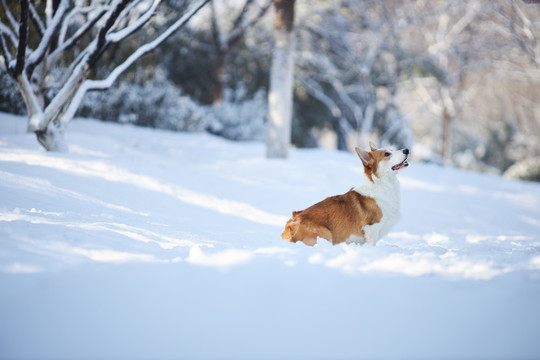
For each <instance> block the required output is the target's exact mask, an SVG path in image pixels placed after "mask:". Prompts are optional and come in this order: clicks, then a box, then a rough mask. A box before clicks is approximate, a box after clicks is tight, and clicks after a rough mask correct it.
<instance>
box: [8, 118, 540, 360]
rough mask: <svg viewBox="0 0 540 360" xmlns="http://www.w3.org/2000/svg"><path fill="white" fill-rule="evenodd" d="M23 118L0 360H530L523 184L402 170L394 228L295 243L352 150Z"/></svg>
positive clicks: (534, 284)
mask: <svg viewBox="0 0 540 360" xmlns="http://www.w3.org/2000/svg"><path fill="white" fill-rule="evenodd" d="M25 126H26V125H25V120H24V119H23V118H21V117H16V116H12V115H7V114H0V239H1V240H0V358H2V359H18V358H24V359H44V358H48V359H53V358H54V359H77V358H85V359H96V358H107V359H116V358H122V359H132V358H144V359H166V358H171V359H332V360H333V359H538V358H540V186H539V185H538V184H532V183H524V182H518V181H511V180H507V179H503V178H500V177H495V176H487V175H481V174H474V173H467V172H463V171H459V170H456V169H452V168H444V167H437V166H434V165H425V164H420V163H414V162H412V163H411V166H409V168H407V169H405V170H403V171H402V172H401V173H400V174H399V178H400V180H401V185H402V211H403V219H402V221H401V222H400V223H399V224H398V225H397V227H396V228H395V229H394V230H393V232H392V233H391V234H390V235H389V236H387V237H386V238H385V239H383V240H381V241H380V242H379V243H378V244H377V246H374V247H373V246H369V245H366V246H356V245H342V246H335V247H333V246H331V245H330V244H328V243H327V242H325V241H324V240H323V241H320V244H319V245H318V246H316V247H315V248H309V247H306V246H304V245H303V244H291V243H287V242H285V241H283V240H281V238H280V234H281V231H282V230H283V226H284V224H285V222H286V220H287V219H288V217H289V215H290V213H291V211H292V210H300V209H303V208H305V207H307V206H309V205H311V204H313V203H315V202H317V201H319V200H322V199H323V198H325V197H327V196H330V195H335V194H339V193H344V192H346V191H347V190H349V189H350V188H351V187H352V186H355V185H358V182H359V181H360V179H361V178H362V168H361V163H360V161H359V160H358V158H356V156H354V155H353V154H348V153H343V152H335V151H323V150H293V151H291V154H290V159H289V160H285V161H284V160H268V159H265V158H264V146H263V145H262V144H259V143H233V142H228V141H225V140H223V139H220V138H216V137H213V136H210V135H206V134H183V133H172V132H165V131H157V130H151V129H143V128H135V127H131V126H122V125H117V124H110V123H102V122H97V121H91V120H75V121H74V122H73V123H72V124H71V125H70V127H69V128H68V131H67V133H66V137H67V141H68V143H69V144H70V146H69V153H47V152H45V151H43V150H42V149H41V148H40V146H39V145H38V143H37V141H36V139H35V137H34V136H33V135H31V134H27V133H26V132H25ZM413 156H414V154H413Z"/></svg>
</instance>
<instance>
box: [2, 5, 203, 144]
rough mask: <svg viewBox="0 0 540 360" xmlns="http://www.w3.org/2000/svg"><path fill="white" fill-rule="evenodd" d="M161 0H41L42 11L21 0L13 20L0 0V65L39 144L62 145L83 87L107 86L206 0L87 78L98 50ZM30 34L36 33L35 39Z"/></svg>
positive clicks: (139, 22)
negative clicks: (105, 71)
mask: <svg viewBox="0 0 540 360" xmlns="http://www.w3.org/2000/svg"><path fill="white" fill-rule="evenodd" d="M160 2H161V0H152V1H143V0H134V1H130V0H104V1H99V0H92V1H90V2H89V1H84V0H76V1H74V2H73V1H69V0H48V1H47V3H46V7H45V9H44V14H39V12H38V9H36V8H35V7H34V5H33V4H32V3H30V2H29V0H20V1H19V4H20V20H19V22H18V23H17V22H16V21H15V18H14V16H13V15H12V12H11V10H10V8H9V7H8V6H7V4H6V2H5V0H3V8H4V11H5V18H6V19H7V24H4V23H3V22H0V50H1V54H2V56H3V57H4V60H5V61H4V63H5V66H6V71H7V72H8V74H9V75H10V76H11V77H12V78H13V79H15V81H16V82H17V84H18V87H19V90H20V92H21V94H22V95H23V98H24V101H25V105H26V108H27V110H28V118H29V121H28V130H29V131H31V132H34V133H35V134H36V136H37V139H38V141H39V142H40V144H41V145H43V147H44V148H45V149H47V150H52V151H54V150H65V149H66V145H65V142H64V136H63V133H64V130H65V128H66V127H67V125H68V124H69V122H70V121H71V119H72V118H73V116H74V115H75V112H76V110H77V108H78V106H79V104H80V102H81V100H82V98H83V96H84V94H85V93H86V92H87V91H89V90H98V89H106V88H109V87H110V86H111V85H112V84H113V83H114V81H115V80H116V79H117V78H118V77H119V76H120V75H121V74H122V73H123V72H124V71H125V70H126V69H127V68H128V67H129V66H130V65H131V64H133V63H134V62H135V61H136V60H137V59H139V58H140V57H141V56H142V55H144V54H146V53H148V52H150V51H152V50H153V49H155V48H156V47H157V46H158V45H159V44H161V43H162V42H163V41H165V40H166V39H167V38H168V37H169V36H171V35H172V34H173V33H174V32H175V31H176V30H178V29H180V28H181V27H183V26H184V25H185V24H186V23H187V22H188V21H189V19H191V18H192V17H193V16H194V15H195V14H196V13H197V12H198V11H199V10H200V9H201V8H202V7H203V6H204V5H205V4H206V3H207V2H208V0H198V1H196V2H195V3H194V5H193V6H192V7H191V9H190V10H188V11H187V12H185V13H184V15H183V16H181V17H180V18H179V19H177V20H176V21H175V22H174V23H173V24H172V25H170V26H169V27H168V28H167V29H166V30H165V31H164V32H163V33H161V34H160V35H159V36H158V37H156V38H155V39H154V40H152V41H150V42H147V43H145V44H144V45H141V46H140V47H138V48H136V50H134V51H133V52H132V53H131V54H130V55H129V56H128V57H127V58H126V59H125V61H124V62H122V63H121V64H120V65H118V66H116V67H115V68H114V69H113V70H112V71H111V72H110V73H109V75H108V76H107V77H106V78H105V79H101V80H95V79H90V76H91V74H92V70H93V69H95V68H96V66H97V64H98V61H99V59H100V58H101V57H102V55H103V54H104V53H105V51H106V50H107V49H108V48H109V47H110V46H111V45H116V44H120V43H121V42H122V41H123V40H124V39H126V38H128V37H129V36H131V35H133V34H134V33H135V32H136V31H137V30H139V29H140V28H141V27H143V26H144V25H145V24H147V23H148V22H149V21H150V20H151V19H152V18H153V17H154V16H155V15H156V9H157V7H158V5H159V4H160ZM31 38H32V41H30V39H31ZM33 39H38V40H37V46H35V47H33V46H32V44H33V42H34V41H33ZM51 78H52V81H51Z"/></svg>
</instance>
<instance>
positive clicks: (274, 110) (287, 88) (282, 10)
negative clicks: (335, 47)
mask: <svg viewBox="0 0 540 360" xmlns="http://www.w3.org/2000/svg"><path fill="white" fill-rule="evenodd" d="M294 2H295V0H274V7H275V19H274V52H273V56H272V66H271V69H270V89H269V92H268V122H267V130H266V131H267V133H266V156H267V157H268V158H286V157H287V156H288V151H289V145H290V142H291V121H292V105H293V104H292V102H293V71H294V68H293V65H294V61H293V56H294V32H293V29H294Z"/></svg>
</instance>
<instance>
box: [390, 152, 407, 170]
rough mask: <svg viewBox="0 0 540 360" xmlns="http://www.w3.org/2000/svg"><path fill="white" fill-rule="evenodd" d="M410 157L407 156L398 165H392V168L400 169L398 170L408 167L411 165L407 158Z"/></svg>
mask: <svg viewBox="0 0 540 360" xmlns="http://www.w3.org/2000/svg"><path fill="white" fill-rule="evenodd" d="M408 158H409V157H408V156H407V157H406V158H405V160H403V161H402V162H400V163H399V164H397V165H394V166H392V170H394V171H398V170H401V169H404V168H406V167H407V166H409V163H408V162H407V159H408Z"/></svg>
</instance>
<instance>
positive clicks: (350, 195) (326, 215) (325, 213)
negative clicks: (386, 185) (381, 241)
mask: <svg viewBox="0 0 540 360" xmlns="http://www.w3.org/2000/svg"><path fill="white" fill-rule="evenodd" d="M382 156H384V151H383V155H382ZM362 161H363V160H362ZM381 218H382V212H381V209H380V208H379V206H378V205H377V203H376V201H375V200H374V199H373V198H370V197H367V196H363V195H360V194H359V193H357V192H356V191H354V190H353V189H351V190H349V191H348V192H347V193H345V194H343V195H336V196H331V197H329V198H326V199H324V200H323V201H321V202H319V203H317V204H315V205H312V206H310V207H308V208H307V209H305V210H302V211H293V217H292V219H290V220H289V221H287V224H286V225H285V230H284V231H283V234H281V238H282V239H284V240H287V241H290V242H297V241H302V242H303V243H304V244H306V245H309V246H313V245H315V244H316V243H317V237H322V238H324V239H326V240H328V241H330V242H331V243H332V244H334V245H336V244H339V243H342V242H344V241H346V240H347V239H348V238H349V237H350V236H352V235H354V236H358V237H363V236H364V231H363V230H362V229H363V227H364V226H365V225H373V224H375V223H378V222H379V221H381Z"/></svg>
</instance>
